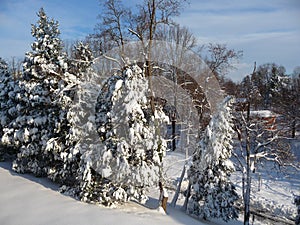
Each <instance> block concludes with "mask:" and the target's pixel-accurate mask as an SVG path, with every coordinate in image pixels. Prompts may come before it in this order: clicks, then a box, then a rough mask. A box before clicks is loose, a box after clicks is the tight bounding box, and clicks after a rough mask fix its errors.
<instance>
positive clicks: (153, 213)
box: [0, 152, 299, 225]
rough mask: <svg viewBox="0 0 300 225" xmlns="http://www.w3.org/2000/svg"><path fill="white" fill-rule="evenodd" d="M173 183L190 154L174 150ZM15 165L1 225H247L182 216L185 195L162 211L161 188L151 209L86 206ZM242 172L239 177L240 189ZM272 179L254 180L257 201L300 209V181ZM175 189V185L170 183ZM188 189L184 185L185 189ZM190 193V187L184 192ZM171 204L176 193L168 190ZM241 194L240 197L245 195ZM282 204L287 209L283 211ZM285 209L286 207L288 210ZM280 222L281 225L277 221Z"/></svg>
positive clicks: (4, 192)
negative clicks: (297, 200)
mask: <svg viewBox="0 0 300 225" xmlns="http://www.w3.org/2000/svg"><path fill="white" fill-rule="evenodd" d="M164 164H165V169H166V171H165V172H166V174H167V177H168V180H169V182H173V183H174V180H176V179H177V178H178V177H179V176H180V173H181V170H182V166H183V165H184V155H183V154H181V153H174V152H169V153H168V154H167V157H166V158H165V161H164ZM10 168H11V164H10V163H8V162H0V181H1V185H0V224H3V225H4V224H5V225H16V224H22V225H41V224H42V225H48V224H49V225H50V224H51V225H65V224H66V225H69V224H72V225H97V224H99V225H117V224H122V225H156V224H172V225H177V224H182V225H205V224H209V225H225V224H230V225H242V224H243V222H242V215H240V218H239V220H238V221H229V223H226V222H223V221H220V220H211V221H203V220H200V221H199V220H197V219H195V218H192V217H190V216H188V215H187V214H186V213H184V212H182V211H181V209H180V206H181V205H182V203H183V201H184V196H183V195H182V194H181V195H180V196H179V199H178V201H177V205H178V206H177V207H176V208H172V207H171V206H168V208H167V211H168V212H167V215H165V214H164V213H162V212H161V211H159V209H158V208H157V207H158V200H157V199H158V197H159V189H158V187H152V188H151V189H150V190H149V191H148V195H149V201H147V203H146V204H145V205H142V204H139V203H136V202H128V203H126V204H124V205H120V206H117V207H116V208H105V207H103V206H100V205H93V204H88V203H83V202H80V201H78V200H75V199H73V198H72V197H70V196H66V195H63V194H61V193H59V192H58V189H59V186H58V185H56V184H53V183H52V182H51V181H49V180H48V179H45V178H36V177H34V176H32V175H30V174H18V173H15V172H13V171H12V170H11V169H10ZM237 173H238V172H236V174H234V176H233V180H234V181H235V182H236V184H237V187H238V190H240V187H239V178H238V174H237ZM288 181H289V180H288V179H279V178H278V180H271V179H270V180H269V179H267V178H264V179H263V184H262V188H261V191H259V192H257V190H255V186H256V185H257V183H256V182H255V181H254V182H253V185H254V189H253V192H254V193H253V194H254V195H255V196H256V197H257V200H258V201H256V203H257V204H261V205H262V206H263V207H267V208H270V207H273V208H277V209H279V208H281V210H283V211H284V212H278V211H277V210H275V213H278V214H279V217H284V215H285V214H289V213H291V211H293V212H295V211H294V210H295V209H296V207H295V206H294V205H293V204H292V202H291V201H292V196H291V192H295V194H296V193H297V191H298V190H299V179H296V180H295V179H293V180H290V182H288ZM167 186H170V183H169V185H167ZM183 186H185V182H183V185H182V187H183ZM182 190H184V188H182ZM168 192H169V199H168V202H169V203H170V202H171V201H172V198H173V194H174V191H172V190H170V189H169V190H168ZM239 194H240V193H239ZM280 206H281V207H280ZM283 208H284V209H283ZM251 224H252V223H251ZM253 224H255V225H262V224H264V225H268V224H274V223H272V222H267V221H258V220H255V222H254V223H253ZM276 224H279V223H276Z"/></svg>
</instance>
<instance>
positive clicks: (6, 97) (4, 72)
mask: <svg viewBox="0 0 300 225" xmlns="http://www.w3.org/2000/svg"><path fill="white" fill-rule="evenodd" d="M0 90H1V91H0V106H1V107H0V118H1V120H0V136H1V140H0V158H2V157H3V158H5V156H6V154H10V155H11V154H15V157H16V153H17V151H16V148H14V145H13V144H12V143H11V139H10V137H9V136H8V135H7V134H8V133H10V132H11V129H9V124H10V123H11V121H13V120H14V119H15V118H16V117H17V115H18V111H19V110H21V108H20V105H18V104H16V102H17V99H18V98H21V96H22V95H21V93H20V87H19V81H17V80H14V79H13V75H12V73H11V72H10V71H9V67H8V64H7V63H6V62H5V61H4V60H3V59H2V58H0Z"/></svg>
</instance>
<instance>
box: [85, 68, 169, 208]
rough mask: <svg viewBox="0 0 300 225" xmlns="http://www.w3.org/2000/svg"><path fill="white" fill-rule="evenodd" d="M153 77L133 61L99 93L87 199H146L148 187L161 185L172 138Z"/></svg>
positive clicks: (89, 155) (88, 165)
mask: <svg viewBox="0 0 300 225" xmlns="http://www.w3.org/2000/svg"><path fill="white" fill-rule="evenodd" d="M148 94H149V93H148V80H147V79H145V77H144V73H143V71H142V70H141V69H140V68H139V67H138V66H137V65H133V66H130V67H128V68H127V69H125V70H124V71H123V72H122V74H120V75H114V76H111V77H110V78H108V80H107V81H106V82H105V83H104V85H103V87H102V90H101V92H100V94H99V97H98V102H97V106H96V124H97V127H98V132H99V135H100V141H101V142H100V145H99V147H98V148H93V149H90V152H89V153H87V154H86V158H85V161H86V167H85V174H84V180H83V183H82V193H81V199H82V200H83V201H95V202H99V203H101V204H104V205H112V204H114V203H117V202H124V201H127V200H128V199H130V198H134V199H137V200H139V201H143V200H145V199H146V196H145V193H144V191H145V188H147V187H149V186H151V185H157V183H158V180H159V178H160V176H161V165H162V164H161V162H162V157H163V156H164V154H165V150H166V142H165V140H164V139H163V138H162V136H163V132H162V130H161V129H162V124H163V123H164V122H165V121H166V120H167V119H168V117H166V116H165V114H164V113H163V111H162V109H160V108H159V107H157V108H156V109H155V111H154V114H153V112H152V109H151V106H150V101H149V99H148V98H147V96H148Z"/></svg>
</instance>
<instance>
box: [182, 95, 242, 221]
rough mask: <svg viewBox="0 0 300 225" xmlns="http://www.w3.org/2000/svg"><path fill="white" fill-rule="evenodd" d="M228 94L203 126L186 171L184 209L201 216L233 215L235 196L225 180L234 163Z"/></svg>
mask: <svg viewBox="0 0 300 225" xmlns="http://www.w3.org/2000/svg"><path fill="white" fill-rule="evenodd" d="M231 104H232V100H231V98H229V97H227V98H226V99H225V100H224V101H223V103H222V104H220V106H219V109H218V111H217V113H216V114H215V115H214V116H213V117H212V119H211V121H210V123H209V125H208V126H207V128H206V130H205V132H204V134H203V137H202V139H201V140H200V142H199V146H198V148H197V149H196V151H195V154H194V156H193V161H192V165H191V167H190V169H189V171H188V176H189V180H190V183H191V185H192V193H191V197H190V200H189V203H188V212H189V213H190V214H193V215H196V216H199V217H201V218H222V219H223V220H225V221H228V220H230V219H236V218H237V217H238V210H237V208H236V207H235V205H234V203H235V201H236V200H237V199H238V195H237V193H236V191H235V187H234V185H233V184H232V183H231V181H230V180H229V177H230V174H231V173H232V172H233V171H234V166H233V164H232V162H231V161H230V159H229V158H230V156H231V152H232V135H233V129H232V115H231V108H230V105H231Z"/></svg>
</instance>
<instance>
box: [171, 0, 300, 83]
mask: <svg viewBox="0 0 300 225" xmlns="http://www.w3.org/2000/svg"><path fill="white" fill-rule="evenodd" d="M177 21H178V22H179V23H180V24H182V25H185V26H187V27H189V28H190V29H191V30H192V32H193V33H194V34H195V35H196V37H197V38H198V40H199V42H200V43H201V44H203V43H209V42H212V43H216V42H218V43H226V44H227V45H228V47H229V48H234V49H236V50H243V51H244V56H243V59H242V60H241V66H240V67H239V69H238V70H237V71H234V72H232V73H231V75H230V76H232V78H233V79H235V80H236V79H237V78H238V77H239V76H240V75H239V73H240V74H242V76H243V75H245V74H247V73H248V74H249V70H250V72H251V67H253V63H254V61H257V63H258V65H259V64H263V63H267V62H275V63H277V64H281V65H283V66H285V67H286V68H287V72H288V73H291V71H292V70H293V68H294V67H295V66H297V65H300V59H299V56H298V55H299V52H300V22H299V21H300V2H299V1H297V0H290V1H285V0H274V1H260V0H253V1H244V0H232V1H223V0H211V1H210V0H203V1H196V0H192V1H191V6H190V7H189V8H187V9H186V10H185V11H184V12H183V13H182V15H181V16H180V17H179V18H178V19H177Z"/></svg>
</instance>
